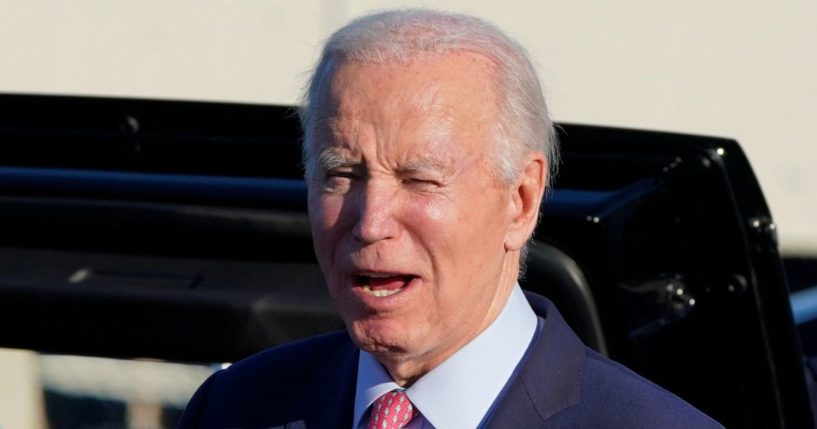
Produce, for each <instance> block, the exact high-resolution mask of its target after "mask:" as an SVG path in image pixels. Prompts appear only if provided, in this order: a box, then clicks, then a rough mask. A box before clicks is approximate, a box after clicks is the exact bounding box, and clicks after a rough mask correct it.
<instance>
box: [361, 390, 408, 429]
mask: <svg viewBox="0 0 817 429" xmlns="http://www.w3.org/2000/svg"><path fill="white" fill-rule="evenodd" d="M413 416H414V406H413V405H411V401H409V398H408V396H406V393H405V392H403V391H402V390H392V391H391V392H388V393H386V394H384V395H382V396H381V397H379V398H377V400H376V401H374V405H372V415H371V417H369V429H400V428H402V427H404V426H405V425H407V424H408V422H410V421H411V418H412V417H413Z"/></svg>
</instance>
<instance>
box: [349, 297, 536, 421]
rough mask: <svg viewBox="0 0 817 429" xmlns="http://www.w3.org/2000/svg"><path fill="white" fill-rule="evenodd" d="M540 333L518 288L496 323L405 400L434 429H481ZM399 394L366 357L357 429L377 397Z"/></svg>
mask: <svg viewBox="0 0 817 429" xmlns="http://www.w3.org/2000/svg"><path fill="white" fill-rule="evenodd" d="M535 332H536V314H534V312H533V310H532V309H531V307H530V305H529V304H528V301H527V299H526V298H525V295H524V293H523V292H522V289H521V288H520V287H519V285H518V284H517V285H516V286H515V287H514V289H513V290H512V291H511V295H510V297H509V298H508V302H507V303H505V307H504V308H503V309H502V311H501V312H500V313H499V316H498V317H497V318H496V320H494V321H493V323H491V324H490V325H489V326H488V328H486V329H485V330H484V331H483V332H482V333H480V334H479V335H478V336H477V337H476V338H474V339H473V340H471V342H469V343H468V344H466V345H465V346H464V347H463V348H461V349H460V350H459V351H457V352H456V353H454V354H453V355H452V356H451V357H449V358H448V359H447V360H446V361H445V362H443V363H442V364H440V365H438V366H437V367H436V368H434V369H432V370H431V371H429V372H428V373H427V374H425V375H424V376H422V377H420V379H418V380H417V381H416V382H415V383H414V384H412V385H411V386H410V387H409V388H407V389H406V395H408V397H409V399H410V400H411V402H412V403H413V404H414V406H415V407H416V408H417V409H418V410H419V411H420V413H422V415H423V417H424V418H425V419H426V420H427V421H428V422H429V423H431V424H432V425H433V426H434V427H435V428H465V427H477V426H478V425H479V424H480V422H481V421H482V420H483V418H484V417H485V415H486V414H488V412H489V411H490V409H491V406H492V405H493V403H494V401H495V400H496V398H497V397H498V396H499V394H500V393H501V392H502V389H503V388H504V387H505V385H506V383H507V382H508V381H509V380H510V378H511V377H512V375H513V374H514V370H515V369H516V366H517V364H518V363H519V361H520V360H522V357H523V356H524V354H525V351H526V350H527V349H528V346H529V345H530V342H531V340H532V339H533V335H534V333H535ZM399 388H400V387H399V386H398V385H397V384H396V383H395V382H394V381H393V380H392V379H391V376H390V375H389V373H388V371H386V369H385V368H383V366H382V365H381V364H380V363H379V362H377V360H376V359H375V358H374V356H372V355H370V354H369V353H366V352H364V351H361V352H360V357H359V358H358V371H357V389H356V392H355V414H354V422H355V427H358V425H359V424H360V421H361V419H362V418H364V414H365V413H366V410H367V409H368V408H369V406H370V405H371V404H372V403H374V401H375V400H376V399H377V398H378V397H380V396H381V395H382V394H384V393H386V392H389V391H391V390H394V389H399Z"/></svg>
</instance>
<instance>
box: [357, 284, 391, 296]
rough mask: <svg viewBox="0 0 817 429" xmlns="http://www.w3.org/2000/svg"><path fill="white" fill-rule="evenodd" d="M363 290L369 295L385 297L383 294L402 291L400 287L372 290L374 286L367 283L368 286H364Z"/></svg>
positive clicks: (387, 294)
mask: <svg viewBox="0 0 817 429" xmlns="http://www.w3.org/2000/svg"><path fill="white" fill-rule="evenodd" d="M363 291H364V292H366V293H368V294H369V295H372V296H377V297H383V296H389V295H394V294H396V293H397V292H400V288H397V289H380V290H372V288H370V287H369V286H368V285H366V286H363Z"/></svg>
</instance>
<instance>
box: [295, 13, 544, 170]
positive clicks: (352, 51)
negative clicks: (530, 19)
mask: <svg viewBox="0 0 817 429" xmlns="http://www.w3.org/2000/svg"><path fill="white" fill-rule="evenodd" d="M449 52H473V53H476V54H479V55H483V56H485V57H487V58H489V59H490V60H491V61H492V62H493V63H494V64H495V65H496V66H497V68H498V70H499V77H498V79H497V82H495V85H496V89H497V90H498V94H499V97H500V105H499V106H498V108H499V109H498V111H499V117H498V120H497V123H496V124H495V125H494V133H493V134H494V144H495V148H494V149H493V150H494V153H495V155H496V156H495V158H496V163H497V168H498V173H499V175H500V177H502V178H503V179H505V181H506V182H508V183H512V182H513V181H515V180H516V179H517V178H518V176H519V173H520V170H521V168H522V165H521V162H522V159H523V156H524V155H526V154H529V153H535V152H541V153H544V154H545V157H546V159H547V165H548V170H549V173H548V176H547V177H548V181H550V179H551V177H553V176H554V175H555V170H556V167H557V164H558V162H559V160H558V144H557V142H556V138H555V135H554V131H553V124H552V122H551V120H550V117H549V115H548V110H547V105H546V104H545V98H544V95H543V93H542V88H541V86H540V84H539V79H538V78H537V76H536V71H535V70H534V68H533V65H532V64H531V62H530V60H529V59H528V54H527V51H526V50H525V48H523V47H522V46H521V45H520V44H519V43H517V42H516V41H514V40H513V39H511V38H510V37H508V36H507V35H506V34H505V33H504V32H502V30H500V29H498V28H497V27H496V26H494V25H493V24H490V23H488V22H486V21H483V20H481V19H478V18H474V17H471V16H466V15H460V14H454V13H448V12H439V11H433V10H427V9H405V10H391V11H385V12H379V13H375V14H372V15H367V16H363V17H360V18H357V19H355V20H353V21H351V22H350V23H348V24H347V25H346V26H344V27H342V28H341V29H339V30H337V31H336V32H335V33H334V34H332V36H331V37H329V39H328V40H327V42H326V44H325V45H324V48H323V52H322V53H321V56H320V59H319V60H318V64H317V66H316V67H315V71H314V73H313V75H312V78H311V80H310V81H309V84H308V86H307V87H306V90H305V91H304V94H303V96H302V99H301V108H300V110H299V116H300V119H301V125H302V127H303V130H304V141H303V157H304V159H303V161H304V168H305V169H306V174H307V176H308V177H309V176H312V173H313V169H314V168H315V166H314V164H315V162H314V161H315V154H314V153H313V152H314V148H313V142H312V137H313V128H314V120H315V110H316V108H317V106H316V103H317V100H318V99H319V94H320V91H323V90H325V88H326V84H327V83H328V82H330V80H331V79H332V76H333V73H334V72H335V70H336V68H337V66H338V65H339V64H342V62H344V61H350V62H359V63H379V64H384V63H400V62H409V61H411V60H413V59H417V58H421V57H426V56H431V55H439V54H445V53H449Z"/></svg>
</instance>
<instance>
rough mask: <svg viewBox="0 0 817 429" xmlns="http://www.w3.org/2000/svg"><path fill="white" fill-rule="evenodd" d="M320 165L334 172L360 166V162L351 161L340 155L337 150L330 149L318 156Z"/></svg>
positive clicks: (324, 150)
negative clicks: (338, 169)
mask: <svg viewBox="0 0 817 429" xmlns="http://www.w3.org/2000/svg"><path fill="white" fill-rule="evenodd" d="M318 163H319V165H320V166H321V167H322V168H323V169H326V170H334V169H337V168H341V167H353V166H356V165H360V161H356V160H352V159H349V158H347V157H345V156H343V155H342V154H340V153H338V151H337V150H336V148H334V147H328V148H325V149H323V150H322V151H321V153H320V154H319V155H318Z"/></svg>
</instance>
